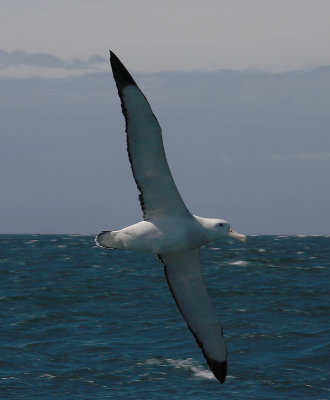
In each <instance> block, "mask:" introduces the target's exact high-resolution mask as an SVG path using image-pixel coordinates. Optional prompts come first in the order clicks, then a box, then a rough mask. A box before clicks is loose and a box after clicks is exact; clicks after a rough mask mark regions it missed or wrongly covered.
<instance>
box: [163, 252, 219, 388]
mask: <svg viewBox="0 0 330 400" xmlns="http://www.w3.org/2000/svg"><path fill="white" fill-rule="evenodd" d="M158 257H159V259H160V260H161V261H162V263H163V264H164V266H165V274H166V278H167V282H168V285H169V287H170V289H171V292H172V295H173V297H174V299H175V301H176V304H177V306H178V308H179V310H180V312H181V314H182V315H183V317H184V319H185V321H186V323H187V325H188V328H189V329H190V331H191V332H192V334H193V335H194V336H195V339H196V341H197V343H198V345H199V347H200V348H201V350H202V352H203V354H204V357H205V358H206V361H207V363H208V365H209V367H210V369H211V371H212V372H213V374H214V376H215V377H216V378H217V379H218V380H219V381H220V382H221V383H224V381H225V379H226V375H227V350H226V344H225V340H224V338H223V334H222V328H221V325H220V322H219V319H218V317H217V316H216V314H215V311H214V308H213V306H212V304H211V302H210V299H209V296H208V293H207V290H206V286H205V282H204V279H203V277H202V271H201V265H200V261H199V250H196V249H195V250H189V251H185V252H178V253H167V254H159V255H158Z"/></svg>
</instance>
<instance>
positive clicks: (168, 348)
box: [0, 235, 330, 400]
mask: <svg viewBox="0 0 330 400" xmlns="http://www.w3.org/2000/svg"><path fill="white" fill-rule="evenodd" d="M329 249H330V237H329V236H250V237H249V239H248V243H247V245H245V244H243V243H241V242H236V241H232V240H224V241H221V242H220V241H219V242H213V243H211V244H209V245H207V246H205V247H203V248H202V250H201V259H202V263H203V269H204V276H205V280H206V284H207V287H208V290H209V294H210V297H211V301H212V303H213V304H214V306H215V308H216V311H217V314H218V316H219V318H220V321H221V323H222V326H223V330H224V335H225V338H226V341H227V345H228V352H229V358H228V368H229V371H228V377H227V380H226V382H225V383H224V384H223V385H220V384H219V382H218V381H217V380H216V379H215V378H214V377H213V375H212V373H211V372H210V371H209V370H208V368H207V365H206V363H205V360H204V358H203V356H202V353H201V351H200V350H199V348H198V346H197V345H196V343H195V340H194V338H193V336H192V335H191V333H190V332H189V330H188V329H187V327H186V325H185V322H184V320H183V318H182V317H181V315H180V313H179V311H178V310H177V307H176V305H175V303H174V300H173V298H172V296H171V293H170V291H169V289H168V287H167V283H166V279H165V276H164V272H163V265H162V264H161V263H160V262H159V261H158V260H157V259H156V257H154V256H151V255H143V254H138V253H133V252H129V251H122V250H106V249H101V248H98V247H96V246H95V244H94V237H93V236H90V235H88V236H87V235H86V236H84V235H0V307H1V314H0V316H1V327H0V354H1V357H0V398H1V399H2V400H7V399H10V400H17V399H31V400H32V399H33V400H35V399H38V400H48V399H60V400H62V399H68V400H69V399H70V400H71V399H92V400H100V399H125V400H126V399H134V400H135V399H164V400H165V399H171V400H172V399H188V398H189V399H191V400H205V399H207V400H211V399H235V400H237V399H271V400H275V399H293V398H295V399H299V400H302V399H306V400H311V399H320V400H321V399H324V400H325V399H330V388H329V381H330V379H329V378H330V376H329V366H330V359H329V342H330V340H329V325H330V324H329V288H330V285H329V282H330V279H329V267H330V251H329Z"/></svg>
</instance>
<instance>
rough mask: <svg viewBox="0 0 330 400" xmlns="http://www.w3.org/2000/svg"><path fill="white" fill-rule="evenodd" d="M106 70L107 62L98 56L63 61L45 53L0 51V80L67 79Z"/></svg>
mask: <svg viewBox="0 0 330 400" xmlns="http://www.w3.org/2000/svg"><path fill="white" fill-rule="evenodd" d="M107 68H108V60H106V59H105V58H104V57H100V56H98V55H94V56H90V57H89V58H87V59H86V60H82V59H77V58H74V59H70V60H63V59H61V58H60V57H57V56H54V55H52V54H47V53H32V54H30V53H26V52H25V51H20V50H15V51H12V52H7V51H5V50H2V49H0V79H14V78H31V77H42V78H68V77H72V76H79V75H83V74H86V73H95V72H102V71H105V70H106V69H107Z"/></svg>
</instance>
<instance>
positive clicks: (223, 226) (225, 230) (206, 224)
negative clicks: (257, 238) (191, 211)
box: [195, 216, 247, 242]
mask: <svg viewBox="0 0 330 400" xmlns="http://www.w3.org/2000/svg"><path fill="white" fill-rule="evenodd" d="M195 218H196V219H197V220H198V222H199V223H200V224H201V225H202V226H203V228H204V229H205V230H206V231H207V233H208V236H209V238H210V240H211V241H213V240H217V239H221V238H223V237H228V236H229V237H232V238H234V239H238V240H241V241H242V242H246V241H247V237H246V236H245V235H242V234H240V233H237V232H235V231H234V229H233V228H232V227H231V226H230V224H229V222H227V221H225V220H224V219H217V218H201V217H197V216H195Z"/></svg>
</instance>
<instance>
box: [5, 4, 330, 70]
mask: <svg viewBox="0 0 330 400" xmlns="http://www.w3.org/2000/svg"><path fill="white" fill-rule="evenodd" d="M329 20H330V2H329V0H313V1H312V0H248V1H247V0H167V1H163V0H94V1H92V0H57V1H56V2H51V1H45V0H29V1H26V0H1V13H0V37H1V47H2V48H3V50H6V51H13V50H25V51H26V52H28V53H35V52H45V53H50V54H53V55H57V56H60V57H62V58H70V59H71V58H76V57H78V58H83V57H89V56H90V55H92V54H97V55H101V56H106V57H107V50H108V49H109V48H110V49H112V50H113V51H115V52H117V53H120V54H122V55H124V59H125V61H126V62H127V63H128V64H129V65H130V67H131V69H133V70H134V71H164V70H196V69H197V70H200V69H206V70H208V69H213V70H214V69H222V68H229V69H246V68H258V69H267V70H288V69H297V68H298V69H300V68H305V67H310V66H317V65H329V64H330V52H329V37H330V24H329Z"/></svg>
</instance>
